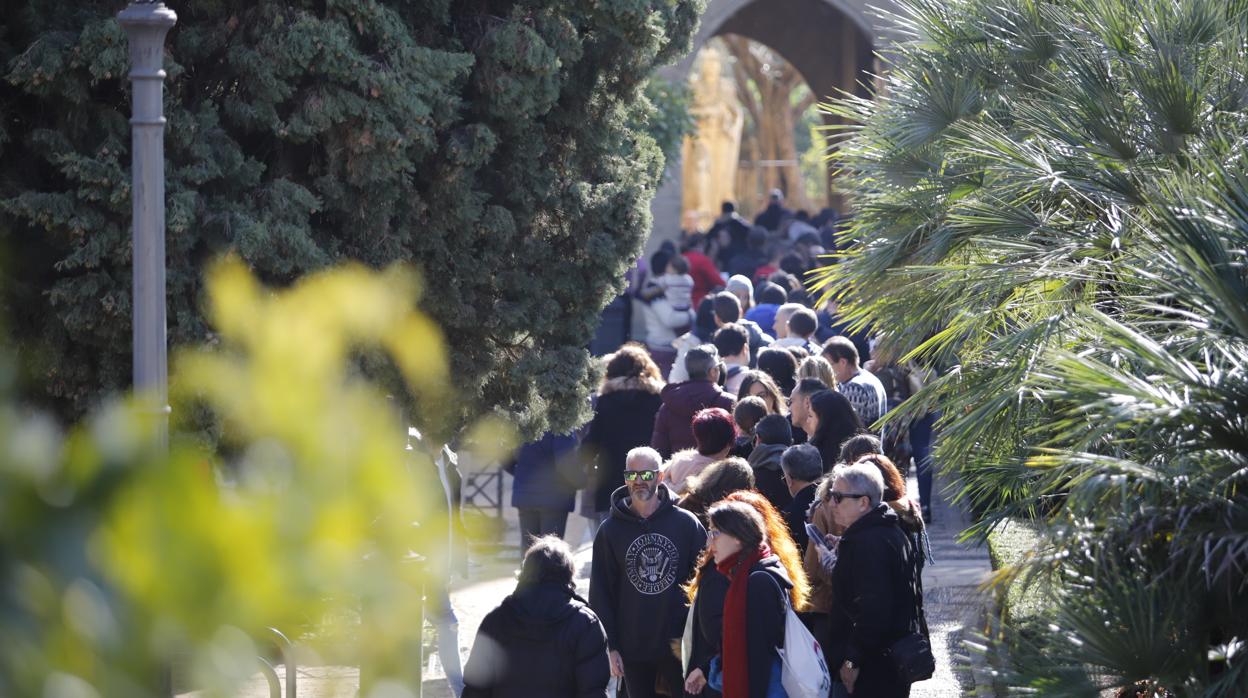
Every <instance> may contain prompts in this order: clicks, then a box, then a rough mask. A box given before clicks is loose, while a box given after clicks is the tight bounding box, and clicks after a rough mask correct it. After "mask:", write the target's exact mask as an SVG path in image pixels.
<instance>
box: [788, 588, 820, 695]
mask: <svg viewBox="0 0 1248 698" xmlns="http://www.w3.org/2000/svg"><path fill="white" fill-rule="evenodd" d="M786 596H787V594H786ZM776 652H777V653H778V654H779V655H780V663H781V665H782V670H781V673H780V683H781V684H782V685H783V686H784V692H785V693H786V694H788V696H789V698H827V695H828V692H829V691H831V690H832V674H831V672H829V671H828V663H827V662H826V661H825V660H824V658H823V648H822V647H820V646H819V641H818V640H816V639H815V636H814V635H811V634H810V631H809V630H807V629H806V626H805V625H804V624H803V623H802V620H801V619H800V618H798V617H797V614H796V613H794V612H793V607H792V605H789V612H788V616H787V617H786V618H785V621H784V648H783V649H777V650H776Z"/></svg>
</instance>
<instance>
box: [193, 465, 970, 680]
mask: <svg viewBox="0 0 1248 698" xmlns="http://www.w3.org/2000/svg"><path fill="white" fill-rule="evenodd" d="M909 487H911V488H912V490H911V491H915V492H917V491H918V485H917V483H916V482H915V481H914V478H913V476H912V477H911V479H910V483H909ZM934 499H936V501H935V503H934V504H935V507H934V510H935V511H934V513H935V522H934V523H933V524H932V525H931V527H930V528H929V532H928V533H929V537H930V538H931V545H932V554H933V555H934V557H935V560H936V562H935V564H931V565H929V566H928V567H927V568H926V569H925V571H924V574H923V585H924V592H925V602H926V609H927V618H928V626H929V630H930V631H931V635H932V645H933V651H934V653H935V655H936V665H937V666H936V675H935V676H934V677H932V678H931V679H930V680H928V681H923V682H921V683H917V684H915V685H914V687H913V689H912V690H911V693H910V695H911V696H912V697H913V698H947V697H952V696H964V695H971V694H976V695H990V694H989V693H984V692H983V690H982V689H981V691H976V686H975V681H974V672H973V669H974V667H973V666H972V663H971V661H970V659H969V658H968V657H967V656H966V651H965V649H964V647H963V644H962V641H963V637H964V633H965V631H966V629H967V628H972V627H974V625H975V624H976V623H977V622H979V620H980V619H981V618H982V616H983V608H984V601H985V598H986V597H985V595H984V593H983V592H980V591H979V589H978V586H979V584H980V583H981V582H982V581H983V580H984V579H985V578H986V577H987V575H988V574H989V572H990V566H989V563H988V554H987V551H986V550H985V549H984V548H982V547H971V546H968V545H964V544H960V543H958V542H957V536H958V534H959V533H960V532H961V531H962V530H964V529H965V528H966V527H967V526H968V525H969V521H968V520H967V518H966V515H965V514H964V513H963V512H961V511H959V510H957V509H956V508H953V507H951V506H950V505H949V504H948V503H947V502H946V501H945V500H944V499H943V498H941V497H940V496H939V495H938V496H937V497H935V498H934ZM505 517H506V520H507V524H508V525H507V533H506V535H507V536H508V538H507V539H508V540H511V541H514V540H516V538H517V535H518V533H517V526H516V521H515V510H514V509H510V508H509V509H507V510H506V514H505ZM587 523H588V522H587V520H586V519H584V518H582V517H580V516H576V515H573V516H571V517H570V518H569V521H568V532H567V536H566V538H567V539H568V541H569V542H570V543H572V545H573V547H574V548H575V549H576V551H577V567H578V569H580V570H582V571H583V572H584V573H585V574H583V575H582V576H579V577H578V580H577V581H578V591H579V592H580V593H581V594H582V595H585V594H586V593H587V590H588V589H587V588H588V584H589V580H588V565H589V561H590V557H591V553H592V551H591V546H590V544H589V535H588V530H587ZM470 559H471V561H472V563H471V570H470V577H471V579H470V580H468V581H466V582H462V583H460V584H458V585H456V586H455V587H454V588H453V590H452V593H451V604H452V606H454V608H455V613H456V615H457V616H458V618H459V647H460V655H461V657H462V658H463V660H465V661H466V660H467V657H468V652H469V650H470V648H471V646H472V641H473V638H475V637H476V633H477V627H478V626H479V625H480V623H481V619H482V618H483V617H484V616H485V614H486V613H488V612H489V611H490V610H491V609H493V608H494V607H495V606H497V605H498V603H499V602H500V601H501V600H502V599H503V597H505V596H506V595H507V594H509V593H511V591H512V590H513V589H514V588H515V576H514V573H515V570H516V568H517V567H518V566H519V552H518V551H517V549H516V548H515V547H512V548H504V549H503V550H502V551H501V552H498V553H495V554H492V555H473V556H471V557H470ZM427 662H428V663H427V665H426V671H425V674H424V678H425V680H424V685H423V687H422V698H451V692H450V689H449V687H448V686H447V683H446V679H445V676H444V674H443V671H442V668H441V665H440V663H439V662H438V658H437V655H436V653H433V654H432V655H431V656H429V657H427ZM279 674H281V670H280V668H279ZM298 676H299V697H300V698H351V697H353V696H355V692H356V689H357V687H358V671H357V670H356V669H355V668H352V667H340V666H307V667H301V668H300V669H299V674H298ZM191 695H194V694H187V696H191ZM241 695H242V696H244V697H245V698H267V696H268V686H267V684H266V683H265V681H264V679H263V677H262V676H261V675H260V674H257V675H256V676H255V677H254V678H253V679H252V680H251V681H250V682H249V683H248V684H247V685H246V687H245V689H244V691H243V692H242V694H241Z"/></svg>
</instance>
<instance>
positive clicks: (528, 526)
mask: <svg viewBox="0 0 1248 698" xmlns="http://www.w3.org/2000/svg"><path fill="white" fill-rule="evenodd" d="M518 511H519V513H520V554H521V555H523V554H524V551H526V550H528V549H529V546H530V545H533V539H534V538H540V537H542V536H549V535H556V536H559V537H560V538H562V537H563V534H564V532H565V531H566V530H567V529H568V512H567V511H566V510H564V509H533V508H529V507H522V508H520V509H519V510H518Z"/></svg>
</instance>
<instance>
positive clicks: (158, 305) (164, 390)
mask: <svg viewBox="0 0 1248 698" xmlns="http://www.w3.org/2000/svg"><path fill="white" fill-rule="evenodd" d="M117 21H118V23H120V24H121V27H122V29H124V30H125V32H126V36H127V37H128V38H129V40H130V82H131V85H132V89H131V118H130V132H131V145H130V154H131V167H132V168H133V174H132V177H133V185H132V188H131V196H132V198H133V211H134V213H133V215H134V224H133V230H132V235H133V249H134V259H133V265H134V310H133V313H134V390H135V393H136V394H137V395H139V397H140V398H141V399H144V400H150V401H151V403H150V404H151V405H152V406H153V407H154V408H155V409H156V410H158V417H157V420H156V424H157V427H156V428H157V438H158V439H159V440H160V443H161V444H167V443H168V428H169V426H168V422H169V417H168V412H169V407H168V404H167V403H168V392H169V389H168V381H169V378H168V370H169V369H168V359H167V349H166V342H167V340H166V337H167V330H166V326H165V140H164V139H165V115H164V88H165V71H164V70H163V67H162V66H163V60H164V55H165V36H166V35H167V34H168V33H169V29H170V28H172V27H173V25H174V24H175V23H177V21H178V16H177V15H176V14H175V13H174V12H173V10H171V9H169V8H167V7H165V5H164V3H163V2H159V1H158V0H133V2H131V3H130V5H129V6H128V7H126V9H124V10H122V11H121V12H120V13H119V14H118V15H117Z"/></svg>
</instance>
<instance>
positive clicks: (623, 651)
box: [589, 447, 706, 698]
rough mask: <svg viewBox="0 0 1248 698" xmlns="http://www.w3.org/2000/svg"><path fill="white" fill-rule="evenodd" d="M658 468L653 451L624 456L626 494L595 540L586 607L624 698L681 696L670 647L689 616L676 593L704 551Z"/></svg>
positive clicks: (701, 536) (700, 531) (702, 536)
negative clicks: (660, 687)
mask: <svg viewBox="0 0 1248 698" xmlns="http://www.w3.org/2000/svg"><path fill="white" fill-rule="evenodd" d="M661 468H662V459H661V458H660V457H659V454H658V453H657V452H656V451H655V450H654V449H652V448H647V447H641V448H635V449H633V450H632V451H630V452H629V454H628V458H627V463H626V465H625V471H624V480H625V484H624V487H621V488H620V489H618V490H616V492H615V494H613V495H612V496H611V517H610V518H609V519H607V520H606V521H605V522H603V524H602V526H601V527H600V528H599V529H598V534H597V535H596V536H595V537H594V559H593V565H592V569H591V572H590V579H589V603H590V606H592V607H593V609H594V612H595V613H597V614H598V617H599V618H600V619H601V620H602V625H603V627H604V628H605V629H606V632H607V645H608V646H609V647H610V650H611V652H610V659H611V674H612V675H613V676H623V677H624V681H625V684H626V685H627V686H628V695H629V698H648V697H649V696H657V695H658V693H657V692H656V691H655V685H656V682H658V681H662V683H663V684H664V685H665V686H667V687H668V689H669V690H670V691H671V692H672V693H673V694H674V695H679V692H680V688H681V686H683V685H684V677H683V676H682V675H681V667H680V660H679V659H677V657H676V655H675V653H674V652H673V651H672V643H673V641H674V640H676V639H678V638H679V637H680V636H681V633H682V632H683V630H684V625H685V617H686V615H687V614H688V605H687V603H686V601H685V595H684V591H683V589H682V588H681V587H682V586H683V585H684V584H685V582H687V581H688V580H689V578H690V577H691V576H692V574H693V570H694V566H695V565H696V564H697V559H698V555H699V554H700V553H701V552H702V549H703V548H705V547H706V530H705V529H704V528H703V527H702V524H701V523H700V522H699V521H698V519H697V517H695V516H694V515H693V514H691V513H689V512H687V511H685V510H683V509H679V508H677V507H676V506H674V504H675V502H674V498H673V496H672V493H671V490H669V489H668V488H667V486H666V485H663V484H660V482H659V475H660V470H661Z"/></svg>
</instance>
